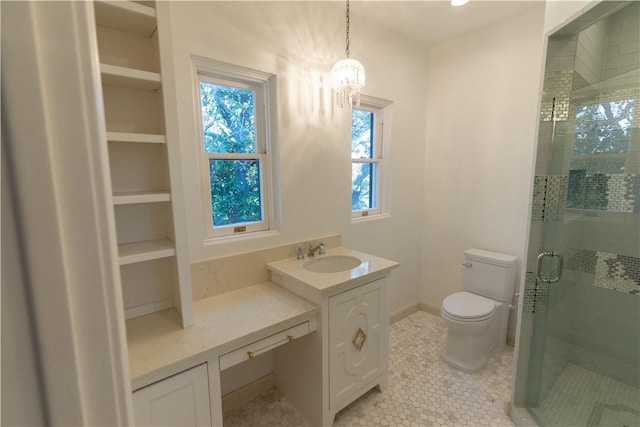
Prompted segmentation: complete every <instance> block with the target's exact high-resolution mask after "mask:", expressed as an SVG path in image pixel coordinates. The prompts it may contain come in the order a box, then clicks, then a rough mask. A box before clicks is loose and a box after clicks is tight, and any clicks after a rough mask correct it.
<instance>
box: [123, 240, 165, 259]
mask: <svg viewBox="0 0 640 427" xmlns="http://www.w3.org/2000/svg"><path fill="white" fill-rule="evenodd" d="M175 254H176V249H175V246H174V244H173V242H172V241H170V240H168V239H160V240H151V241H147V242H137V243H128V244H125V245H118V255H119V259H120V265H126V264H133V263H136V262H143V261H151V260H154V259H160V258H167V257H171V256H174V255H175Z"/></svg>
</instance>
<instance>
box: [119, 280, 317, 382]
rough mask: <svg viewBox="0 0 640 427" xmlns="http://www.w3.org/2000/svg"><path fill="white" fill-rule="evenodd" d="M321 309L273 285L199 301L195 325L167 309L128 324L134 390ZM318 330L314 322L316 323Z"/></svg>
mask: <svg viewBox="0 0 640 427" xmlns="http://www.w3.org/2000/svg"><path fill="white" fill-rule="evenodd" d="M319 311H320V309H319V307H317V306H316V305H314V304H312V303H310V302H308V301H306V300H304V299H302V298H300V297H298V296H296V295H294V294H293V293H291V292H289V291H287V290H285V289H283V288H281V287H280V286H278V285H275V284H273V283H264V284H259V285H254V286H249V287H245V288H241V289H238V290H236V291H232V292H228V293H225V294H221V295H217V296H214V297H211V298H207V299H204V300H200V301H196V302H195V303H194V318H195V322H194V325H193V326H190V327H188V328H185V329H183V328H182V327H181V326H180V319H179V315H178V313H177V312H176V311H175V310H173V309H171V310H164V311H160V312H157V313H152V314H149V315H146V316H141V317H137V318H134V319H130V320H128V321H127V342H128V348H129V369H130V375H131V382H132V388H133V389H134V390H135V389H138V388H141V387H143V386H145V385H148V384H151V383H153V382H155V381H159V380H161V379H163V378H165V377H167V376H169V375H173V374H175V373H178V372H181V371H183V370H185V369H188V368H190V367H192V366H195V365H197V364H199V363H203V362H205V361H206V360H208V359H211V358H215V357H218V356H220V355H222V354H225V353H227V352H229V351H231V350H234V349H236V348H238V347H241V346H243V345H247V344H250V343H252V342H254V341H257V340H259V339H262V338H264V337H266V336H269V335H271V334H274V333H277V332H279V331H281V330H283V329H286V328H288V327H291V326H295V325H296V324H298V323H301V322H304V321H306V320H311V319H314V318H315V317H316V314H317V313H319ZM311 324H312V328H314V329H315V322H314V321H312V322H311Z"/></svg>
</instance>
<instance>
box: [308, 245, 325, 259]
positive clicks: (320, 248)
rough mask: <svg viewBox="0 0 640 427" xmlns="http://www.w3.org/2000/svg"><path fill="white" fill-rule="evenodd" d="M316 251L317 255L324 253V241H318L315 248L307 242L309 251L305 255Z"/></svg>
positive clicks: (313, 253) (312, 254)
mask: <svg viewBox="0 0 640 427" xmlns="http://www.w3.org/2000/svg"><path fill="white" fill-rule="evenodd" d="M316 252H318V254H319V255H324V254H325V250H324V243H322V242H320V243H318V246H316V247H315V248H314V247H313V244H309V253H308V254H307V256H314V255H315V254H316Z"/></svg>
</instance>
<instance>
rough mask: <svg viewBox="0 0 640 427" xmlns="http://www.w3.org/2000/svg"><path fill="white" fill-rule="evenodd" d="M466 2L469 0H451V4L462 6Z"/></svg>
mask: <svg viewBox="0 0 640 427" xmlns="http://www.w3.org/2000/svg"><path fill="white" fill-rule="evenodd" d="M468 2H469V0H451V6H463V5H465V4H467V3H468Z"/></svg>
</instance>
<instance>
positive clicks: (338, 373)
mask: <svg viewBox="0 0 640 427" xmlns="http://www.w3.org/2000/svg"><path fill="white" fill-rule="evenodd" d="M384 280H385V279H384V278H383V279H378V280H375V281H373V282H371V283H367V284H365V285H361V286H358V287H357V288H354V289H351V290H349V291H346V292H342V293H340V294H337V295H334V296H331V297H330V298H329V376H330V379H329V389H330V390H329V396H330V403H329V405H330V407H331V408H332V412H337V411H338V410H340V409H342V408H344V407H345V406H347V405H348V404H349V403H351V402H352V401H353V400H354V399H356V398H358V397H359V396H361V395H362V394H363V393H365V392H366V391H367V390H369V389H370V388H371V387H373V386H375V385H380V386H381V388H384V387H385V386H386V384H387V358H388V326H387V324H388V316H387V315H386V310H385V304H384V298H383V297H382V295H383V292H384V291H385V290H384V289H383V288H382V284H383V281H384Z"/></svg>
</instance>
